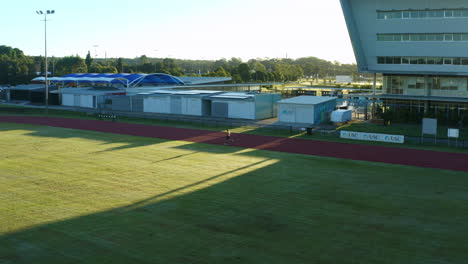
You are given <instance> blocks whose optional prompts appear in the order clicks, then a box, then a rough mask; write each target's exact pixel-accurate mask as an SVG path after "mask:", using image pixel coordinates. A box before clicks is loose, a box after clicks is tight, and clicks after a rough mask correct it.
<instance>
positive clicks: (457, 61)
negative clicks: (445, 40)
mask: <svg viewBox="0 0 468 264" xmlns="http://www.w3.org/2000/svg"><path fill="white" fill-rule="evenodd" d="M453 65H461V59H460V58H453Z"/></svg>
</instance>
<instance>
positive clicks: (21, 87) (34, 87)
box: [9, 84, 45, 91]
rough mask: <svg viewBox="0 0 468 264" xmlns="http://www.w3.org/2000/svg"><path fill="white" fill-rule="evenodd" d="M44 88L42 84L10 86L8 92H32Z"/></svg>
mask: <svg viewBox="0 0 468 264" xmlns="http://www.w3.org/2000/svg"><path fill="white" fill-rule="evenodd" d="M43 88H45V85H44V84H27V85H17V86H12V87H10V88H9V89H10V90H22V91H32V90H38V89H43Z"/></svg>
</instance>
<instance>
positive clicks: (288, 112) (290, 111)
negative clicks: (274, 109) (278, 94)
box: [278, 104, 296, 123]
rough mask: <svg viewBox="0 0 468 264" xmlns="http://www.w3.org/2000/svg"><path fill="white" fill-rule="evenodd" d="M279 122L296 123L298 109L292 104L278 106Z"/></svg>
mask: <svg viewBox="0 0 468 264" xmlns="http://www.w3.org/2000/svg"><path fill="white" fill-rule="evenodd" d="M278 120H279V121H280V122H288V123H294V122H296V109H295V107H294V106H293V105H290V104H278Z"/></svg>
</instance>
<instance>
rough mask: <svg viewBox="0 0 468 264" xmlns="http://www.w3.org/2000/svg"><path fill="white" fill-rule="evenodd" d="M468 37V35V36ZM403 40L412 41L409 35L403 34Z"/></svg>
mask: <svg viewBox="0 0 468 264" xmlns="http://www.w3.org/2000/svg"><path fill="white" fill-rule="evenodd" d="M467 37H468V34H467ZM401 39H402V40H403V41H409V40H410V35H409V34H403V35H402V36H401Z"/></svg>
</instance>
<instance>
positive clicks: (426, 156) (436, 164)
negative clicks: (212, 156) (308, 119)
mask: <svg viewBox="0 0 468 264" xmlns="http://www.w3.org/2000/svg"><path fill="white" fill-rule="evenodd" d="M0 122H9V123H24V124H34V125H44V126H52V127H63V128H73V129H82V130H91V131H99V132H105V133H115V134H124V135H132V136H142V137H152V138H161V139H170V140H183V141H190V142H197V143H207V144H215V145H223V144H224V141H225V136H226V134H225V133H222V132H213V131H206V130H197V129H185V128H174V127H161V126H152V125H139V124H128V123H119V122H109V121H98V120H83V119H67V118H56V117H31V116H0ZM232 136H233V138H234V139H235V140H236V141H235V142H234V143H233V144H231V145H233V146H236V147H243V148H255V149H262V150H271V151H280V152H289V153H297V154H306V155H315V156H324V157H332V158H340V159H351V160H361V161H370V162H382V163H389V164H400V165H409V166H418V167H425V168H435V169H447V170H456V171H465V172H468V154H462V153H449V152H437V151H427V150H417V149H406V148H392V147H381V146H371V145H360V144H348V143H337V142H326V141H316V140H304V139H290V138H281V137H272V136H259V135H248V134H232Z"/></svg>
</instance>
